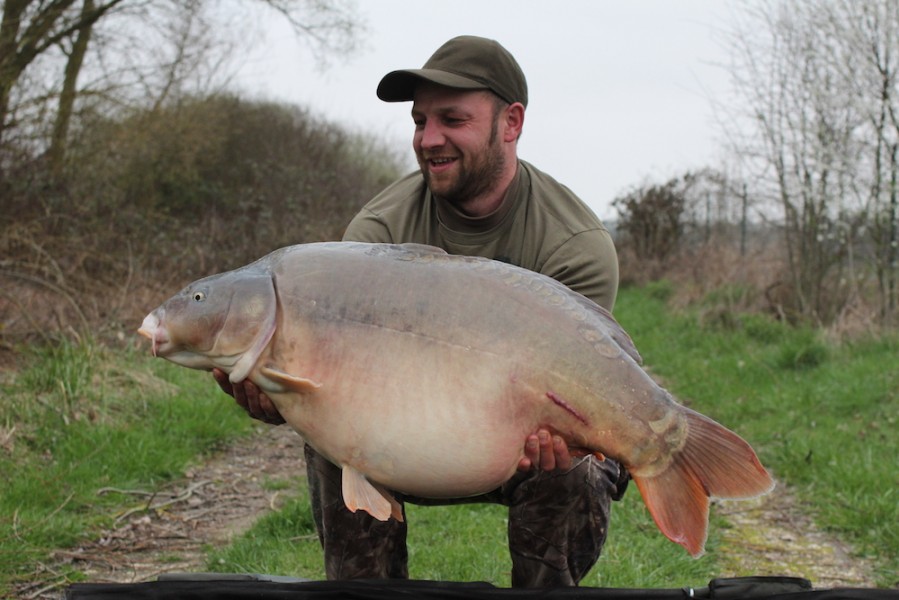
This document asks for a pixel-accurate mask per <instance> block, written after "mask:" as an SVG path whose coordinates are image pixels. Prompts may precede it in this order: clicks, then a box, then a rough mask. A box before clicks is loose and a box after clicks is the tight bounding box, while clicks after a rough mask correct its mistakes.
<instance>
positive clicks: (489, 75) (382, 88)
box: [378, 35, 528, 106]
mask: <svg viewBox="0 0 899 600" xmlns="http://www.w3.org/2000/svg"><path fill="white" fill-rule="evenodd" d="M421 80H426V81H431V82H433V83H436V84H439V85H445V86H446V87H451V88H456V89H463V90H485V89H486V90H490V91H492V92H493V93H494V94H496V95H497V96H499V97H500V98H502V99H503V100H505V101H506V102H508V103H509V104H512V103H514V102H521V103H522V104H524V105H525V106H527V104H528V84H527V81H525V79H524V73H523V72H522V71H521V67H519V66H518V62H516V60H515V57H513V56H512V55H511V54H509V51H508V50H506V49H505V48H503V47H502V46H501V45H500V44H499V42H496V41H494V40H488V39H486V38H482V37H476V36H472V35H462V36H459V37H455V38H453V39H451V40H450V41H448V42H447V43H445V44H444V45H442V46H441V47H440V48H438V49H437V52H435V53H434V54H433V55H432V56H431V58H429V59H428V62H426V63H425V64H424V66H423V67H422V68H421V69H403V70H400V71H391V72H390V73H388V74H387V75H385V76H384V78H383V79H381V83H379V84H378V98H380V99H381V100H383V101H385V102H405V101H407V100H412V94H413V93H414V92H415V86H416V85H417V84H418V83H419V82H420V81H421Z"/></svg>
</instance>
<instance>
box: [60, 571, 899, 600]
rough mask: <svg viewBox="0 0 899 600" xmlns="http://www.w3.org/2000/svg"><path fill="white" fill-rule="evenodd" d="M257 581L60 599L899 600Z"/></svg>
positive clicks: (855, 593) (761, 583)
mask: <svg viewBox="0 0 899 600" xmlns="http://www.w3.org/2000/svg"><path fill="white" fill-rule="evenodd" d="M286 579H287V578H279V577H266V576H258V575H235V576H228V575H218V574H199V575H186V576H174V577H171V576H169V577H165V576H163V577H162V578H160V580H159V581H152V582H147V583H131V584H114V583H80V584H75V585H73V586H71V587H70V588H68V589H67V590H66V595H65V597H66V599H67V600H110V599H112V598H129V599H131V598H133V599H135V600H156V599H160V600H161V599H190V600H211V599H213V598H232V599H237V598H254V599H259V600H336V599H342V598H348V599H352V600H388V599H390V600H392V599H394V598H401V599H407V598H408V599H411V598H415V599H418V598H422V599H424V600H462V599H465V600H479V599H483V600H504V599H512V598H515V599H518V598H521V599H524V600H528V599H532V600H553V599H556V598H558V599H560V600H575V599H576V600H649V599H653V600H654V599H659V600H684V599H689V598H718V599H721V600H731V599H734V600H735V599H742V598H748V599H752V598H758V599H766V600H838V599H839V600H843V599H846V600H854V599H871V600H899V590H877V589H859V588H833V589H812V584H811V582H809V581H808V580H807V579H800V578H796V577H738V578H733V579H713V580H712V581H710V582H709V585H707V586H703V587H697V588H689V587H687V588H677V589H674V588H672V589H616V588H589V587H579V588H554V589H537V590H529V589H528V590H525V589H509V588H498V587H494V586H493V585H491V584H489V583H454V582H441V581H421V580H412V581H404V580H359V581H288V580H286Z"/></svg>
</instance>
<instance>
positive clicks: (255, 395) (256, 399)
mask: <svg viewBox="0 0 899 600" xmlns="http://www.w3.org/2000/svg"><path fill="white" fill-rule="evenodd" d="M212 376H213V377H214V378H215V381H216V383H218V384H219V387H220V388H222V391H223V392H225V393H226V394H228V395H229V396H233V397H234V399H235V400H237V403H238V404H239V405H240V406H241V407H242V408H243V409H244V410H245V411H247V412H248V413H249V415H250V416H251V417H253V418H254V419H258V420H259V421H262V422H263V423H268V424H269V425H281V424H282V423H284V422H285V421H284V417H282V416H281V413H280V412H278V409H277V407H275V403H274V402H272V399H271V398H269V397H268V396H266V395H265V394H263V393H262V392H261V391H260V390H259V388H258V387H256V385H255V384H254V383H253V382H251V381H248V380H247V381H241V382H240V383H236V384H232V383H231V381H230V380H229V379H228V374H227V373H225V372H224V371H222V370H221V369H213V370H212Z"/></svg>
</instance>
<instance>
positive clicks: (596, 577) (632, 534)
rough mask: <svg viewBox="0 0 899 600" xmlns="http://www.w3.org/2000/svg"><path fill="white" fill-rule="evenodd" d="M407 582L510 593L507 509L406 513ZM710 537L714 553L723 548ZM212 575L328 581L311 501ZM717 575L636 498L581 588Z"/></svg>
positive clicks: (253, 533)
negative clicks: (662, 529) (488, 586)
mask: <svg viewBox="0 0 899 600" xmlns="http://www.w3.org/2000/svg"><path fill="white" fill-rule="evenodd" d="M406 512H407V518H408V522H409V538H408V541H407V546H408V550H409V575H410V577H412V578H414V579H425V580H435V581H486V582H489V583H492V584H494V585H497V586H502V587H507V586H508V585H509V583H510V569H511V566H512V563H511V559H510V558H509V550H508V545H507V543H506V526H507V521H506V514H507V510H506V508H505V507H502V506H497V505H491V504H465V505H456V506H429V507H423V506H414V505H407V506H406ZM717 543H718V542H717V539H716V537H715V536H714V534H713V535H712V537H711V538H710V543H709V545H708V548H710V549H713V548H715V547H716V546H717ZM208 568H209V570H210V571H216V572H221V573H231V572H239V573H269V574H282V575H283V574H289V575H292V576H296V577H303V578H307V579H313V580H316V579H323V578H324V576H325V573H324V567H323V563H322V551H321V547H320V545H319V542H318V536H317V535H316V533H315V526H314V524H313V521H312V514H311V510H310V508H309V501H308V499H307V497H306V496H305V494H301V495H300V496H298V497H297V498H295V499H293V500H291V501H290V503H289V504H288V505H287V506H285V507H284V508H283V509H282V510H281V511H279V512H277V513H270V514H268V515H266V516H265V517H263V518H262V519H260V520H259V522H257V524H256V525H255V526H254V527H253V528H251V529H250V530H249V531H247V532H246V533H244V534H243V535H242V536H240V537H239V538H238V539H237V540H235V541H234V542H233V543H232V544H231V545H229V546H227V547H225V548H220V549H216V550H213V551H212V552H211V553H210V555H209V563H208ZM716 573H717V569H716V564H715V561H714V558H713V552H710V553H709V554H708V555H706V556H705V557H703V558H701V559H699V560H693V559H692V558H690V557H689V556H688V555H687V554H686V553H685V552H684V551H683V550H682V549H681V548H680V547H679V546H675V545H674V544H672V543H671V542H669V541H668V540H667V539H665V538H664V537H663V536H662V535H661V534H660V533H659V532H658V530H657V529H656V527H655V525H654V524H653V523H652V520H651V518H650V516H649V514H648V513H647V512H646V510H645V508H644V507H643V504H642V502H641V501H640V496H639V493H638V492H637V491H636V490H631V491H629V492H628V493H627V494H626V495H625V498H624V499H623V500H622V501H621V502H618V503H616V504H615V505H614V507H613V516H612V524H611V534H610V536H609V541H608V543H607V545H606V551H605V553H604V554H603V556H602V557H601V558H600V562H599V563H598V565H597V566H596V567H594V568H593V570H592V571H591V572H590V574H589V575H588V577H587V579H586V580H585V581H584V582H583V585H590V586H597V587H600V586H601V587H680V586H682V585H694V586H696V585H704V583H705V582H707V581H708V580H709V579H711V578H713V577H715V574H716Z"/></svg>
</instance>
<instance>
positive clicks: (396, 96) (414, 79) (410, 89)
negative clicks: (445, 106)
mask: <svg viewBox="0 0 899 600" xmlns="http://www.w3.org/2000/svg"><path fill="white" fill-rule="evenodd" d="M423 80H424V81H430V82H432V83H436V84H438V85H445V86H446V87H450V88H456V89H461V90H486V89H489V88H488V86H486V85H484V84H483V83H481V82H479V81H475V80H474V79H469V78H468V77H462V76H461V75H456V74H454V73H450V72H448V71H441V70H439V69H403V70H401V71H392V72H390V73H388V74H387V75H385V76H384V77H383V78H382V79H381V83H379V84H378V98H380V99H381V100H383V101H384V102H406V101H408V100H412V97H413V94H414V93H415V86H416V85H418V84H419V83H420V82H421V81H423Z"/></svg>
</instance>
